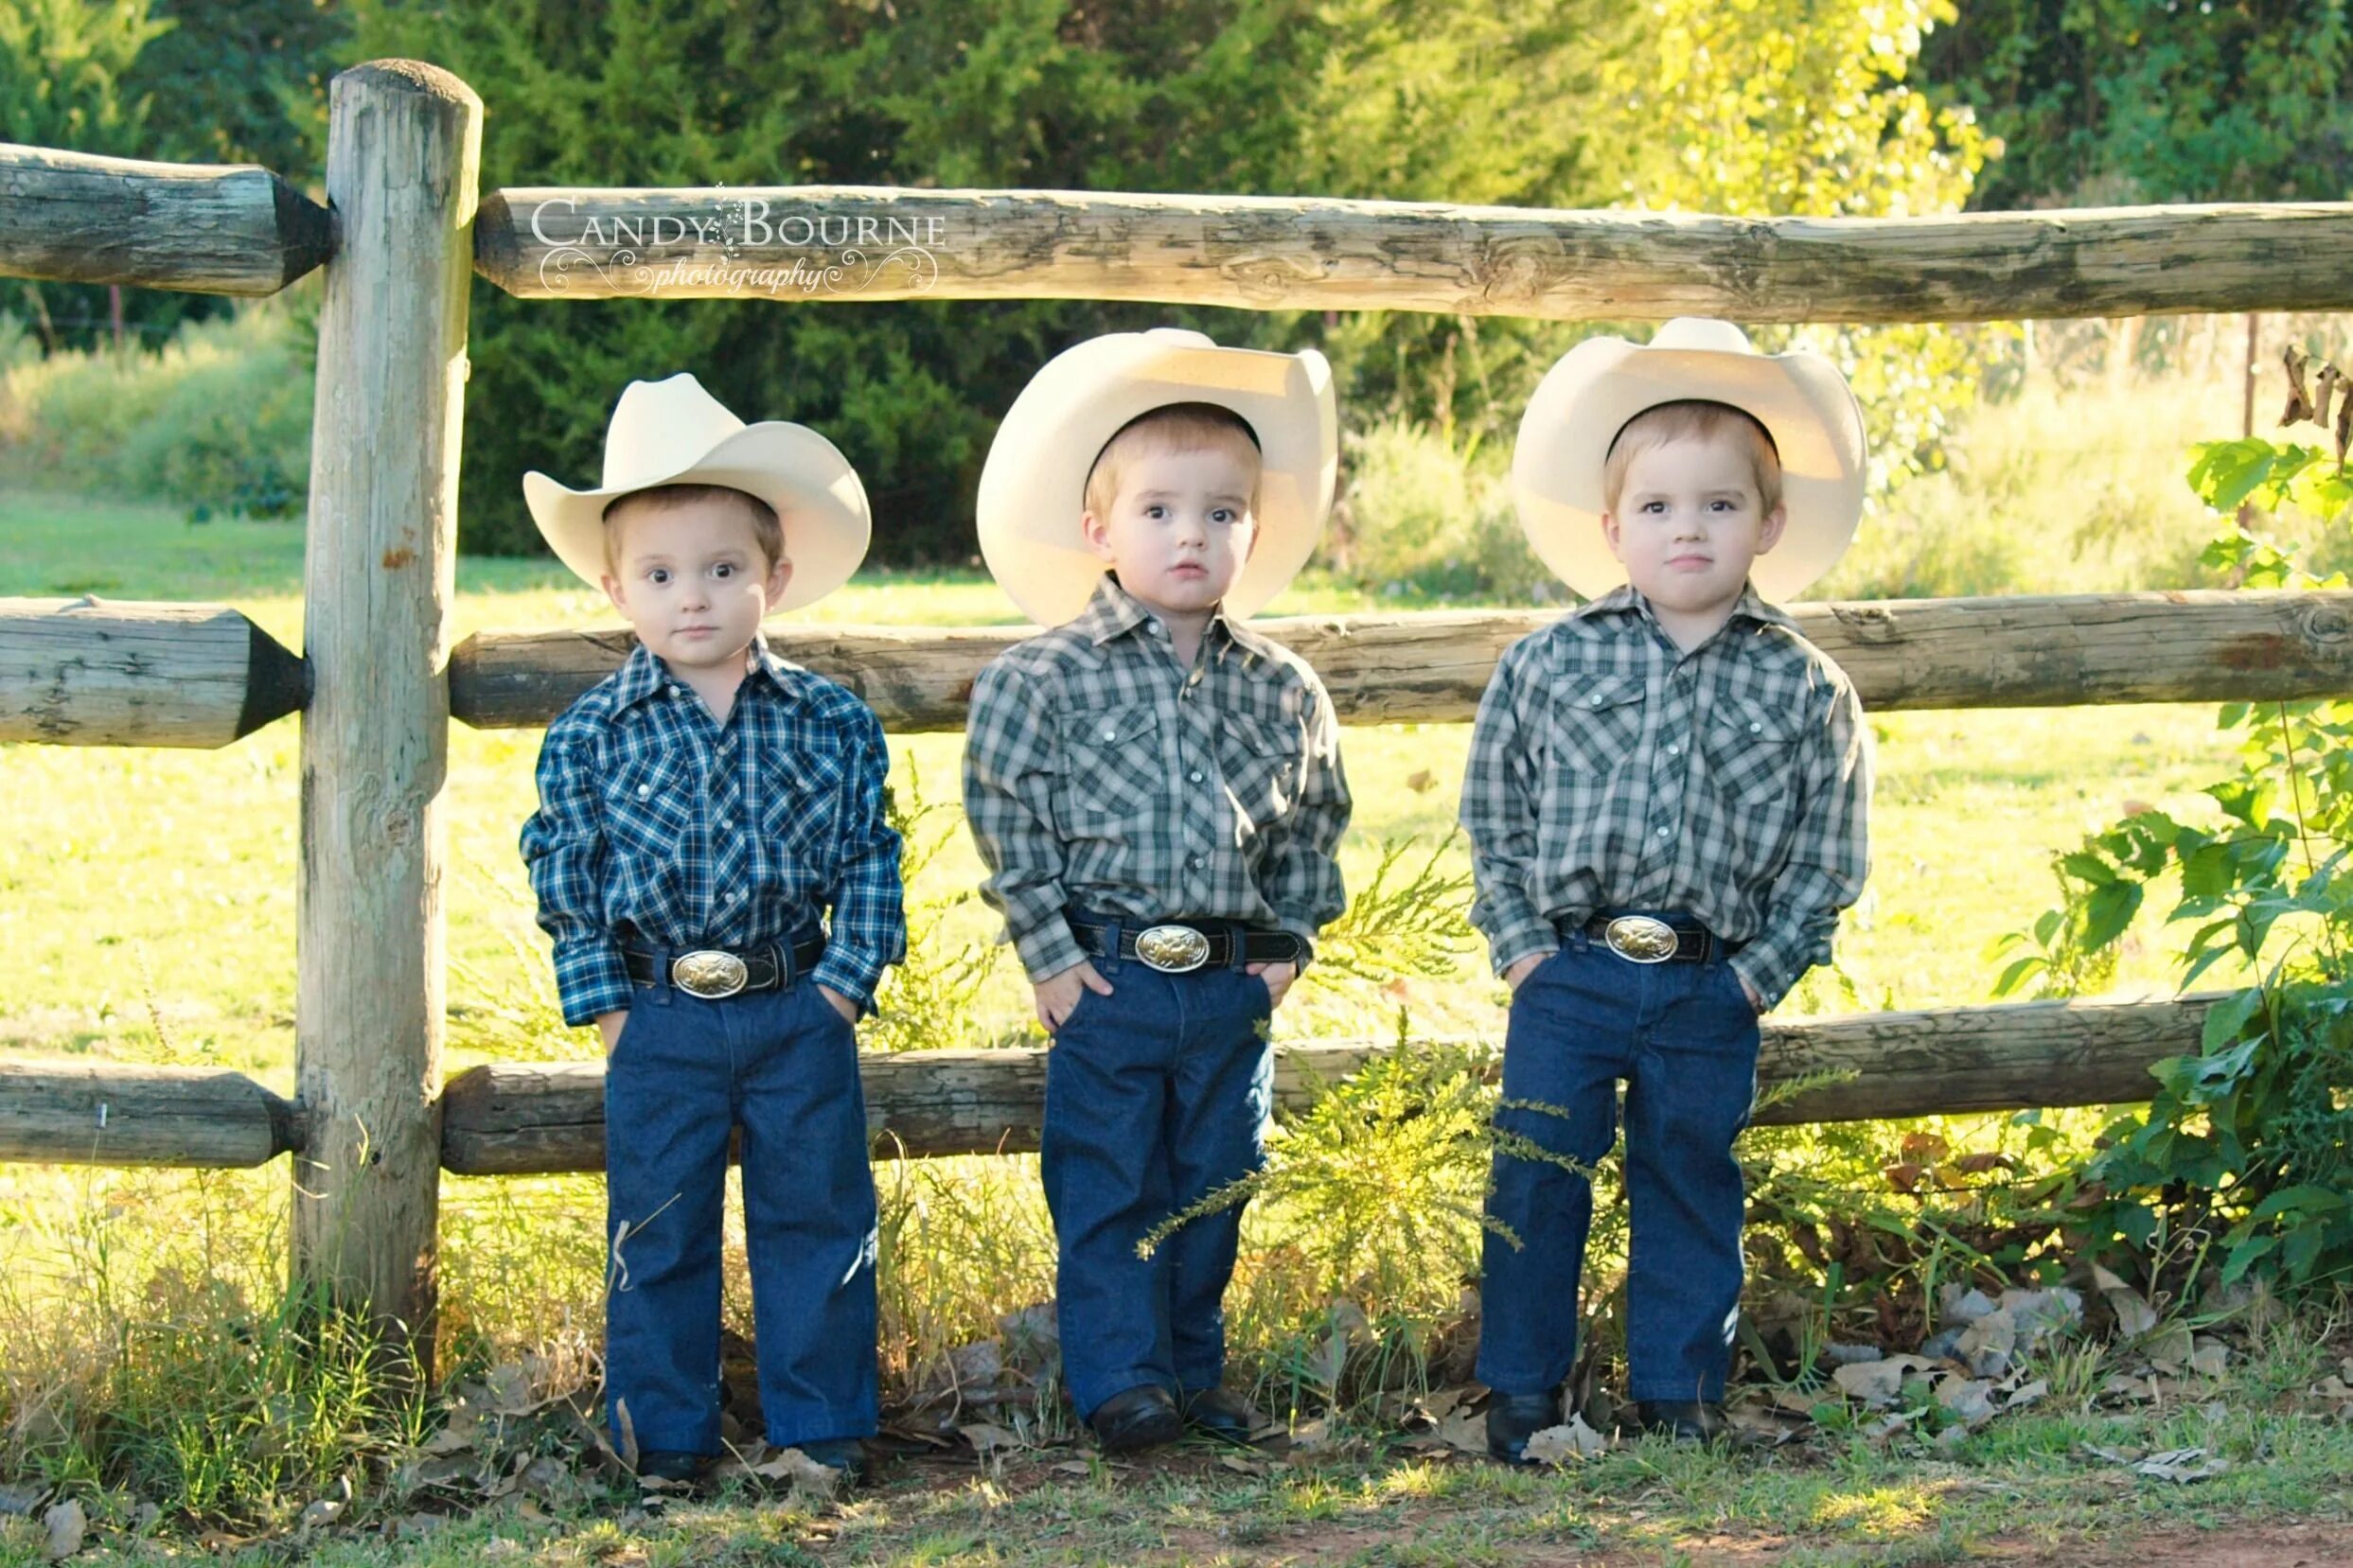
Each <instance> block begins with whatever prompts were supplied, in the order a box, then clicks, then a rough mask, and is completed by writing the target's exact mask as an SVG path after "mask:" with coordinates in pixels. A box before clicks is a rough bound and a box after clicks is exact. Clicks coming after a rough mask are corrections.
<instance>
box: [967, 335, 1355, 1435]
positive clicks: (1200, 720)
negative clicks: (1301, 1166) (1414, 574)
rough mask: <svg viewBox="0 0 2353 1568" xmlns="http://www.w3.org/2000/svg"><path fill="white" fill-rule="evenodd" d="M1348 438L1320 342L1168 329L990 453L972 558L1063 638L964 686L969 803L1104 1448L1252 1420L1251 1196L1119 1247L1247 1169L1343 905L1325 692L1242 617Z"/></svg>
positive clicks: (1069, 1307) (1067, 1367)
mask: <svg viewBox="0 0 2353 1568" xmlns="http://www.w3.org/2000/svg"><path fill="white" fill-rule="evenodd" d="M1336 450H1337V447H1336V416H1335V413H1334V403H1333V396H1332V382H1331V372H1330V370H1329V368H1328V367H1327V366H1326V365H1325V363H1324V361H1323V358H1322V356H1320V355H1318V354H1316V353H1314V352H1312V351H1310V352H1306V353H1301V354H1296V355H1291V354H1267V353H1259V352H1254V351H1251V350H1247V349H1236V348H1218V347H1215V346H1212V344H1211V343H1210V341H1209V339H1207V338H1205V337H1203V336H1201V335H1200V334H1199V333H1197V332H1183V331H1174V330H1159V331H1152V332H1143V333H1115V334H1112V335H1110V336H1106V337H1101V338H1096V339H1093V340H1091V341H1089V342H1087V343H1083V344H1078V345H1077V346H1075V347H1073V348H1071V349H1069V350H1068V351H1066V352H1064V353H1063V354H1061V355H1059V356H1057V357H1056V358H1055V359H1054V360H1053V361H1050V362H1049V363H1048V364H1047V365H1046V366H1045V368H1043V369H1042V370H1040V371H1039V372H1038V374H1037V376H1036V378H1035V379H1034V380H1032V381H1031V382H1030V384H1029V386H1028V387H1027V388H1026V389H1025V390H1024V391H1023V392H1022V394H1021V396H1019V397H1018V398H1017V399H1016V400H1015V403H1014V406H1013V408H1012V410H1011V411H1010V412H1009V413H1007V414H1006V415H1005V420H1004V424H1003V425H1002V426H1001V427H1000V430H999V431H998V433H997V439H996V441H995V443H994V444H993V445H992V446H991V447H990V449H989V454H988V460H987V463H986V464H985V465H984V467H983V468H982V476H981V493H980V531H981V547H982V554H983V555H984V556H985V557H986V559H987V561H988V565H989V570H990V572H992V573H994V574H995V575H996V577H997V580H998V582H999V583H1000V584H1001V585H1003V587H1004V589H1005V591H1006V592H1007V593H1009V594H1011V595H1012V597H1013V599H1014V602H1015V603H1016V604H1017V605H1018V606H1019V607H1020V608H1021V609H1022V610H1023V611H1024V612H1025V613H1026V614H1028V615H1029V616H1030V617H1031V618H1032V619H1034V620H1035V621H1037V622H1039V623H1040V624H1042V625H1048V626H1052V627H1053V628H1055V629H1053V630H1052V631H1049V632H1047V633H1045V634H1044V635H1043V636H1039V637H1035V638H1032V639H1030V640H1029V641H1028V642H1026V643H1020V644H1018V645H1017V646H1015V647H1013V648H1010V649H1008V650H1006V652H1005V653H1003V654H1002V655H1000V657H999V658H998V659H996V660H995V661H992V662H991V663H990V664H989V665H988V667H987V668H986V669H984V670H983V671H982V673H981V676H980V678H979V679H978V680H977V681H976V682H975V683H974V686H973V692H972V709H971V716H970V719H969V724H968V732H967V740H966V746H965V751H964V806H965V811H966V814H967V816H968V817H969V819H970V821H971V824H972V831H973V836H974V837H976V838H977V839H978V840H979V842H980V849H981V855H982V859H983V860H985V861H986V862H987V864H988V867H989V870H990V872H991V873H992V874H991V876H990V877H989V880H988V881H987V883H986V884H985V886H984V887H983V889H982V891H983V893H984V894H985V896H986V897H987V899H988V901H989V903H990V904H991V905H992V906H993V907H996V908H997V909H998V910H999V911H1000V913H1002V914H1003V916H1004V918H1005V925H1006V930H1007V934H1008V937H1009V939H1010V940H1011V941H1012V943H1013V944H1014V946H1015V948H1016V949H1017V951H1018V953H1019V954H1020V957H1021V962H1022V965H1023V967H1024V968H1025V969H1026V970H1027V971H1028V974H1029V977H1030V980H1031V983H1032V984H1033V985H1034V987H1035V992H1036V1007H1037V1016H1038V1021H1039V1022H1040V1023H1041V1024H1043V1025H1044V1026H1045V1028H1046V1030H1047V1031H1048V1032H1049V1033H1050V1034H1051V1035H1052V1036H1053V1054H1052V1055H1051V1056H1050V1057H1049V1058H1048V1059H1047V1068H1046V1117H1045V1126H1044V1131H1043V1135H1042V1137H1041V1141H1040V1155H1041V1159H1040V1163H1041V1168H1042V1172H1043V1175H1044V1178H1045V1184H1046V1199H1047V1204H1048V1206H1049V1207H1050V1208H1051V1209H1052V1211H1053V1221H1054V1235H1055V1239H1056V1241H1057V1242H1059V1244H1060V1253H1061V1257H1060V1266H1059V1272H1058V1280H1057V1312H1058V1317H1059V1326H1060V1331H1061V1343H1062V1366H1063V1377H1064V1381H1065V1383H1066V1384H1067V1385H1068V1387H1069V1389H1070V1397H1071V1401H1072V1402H1073V1403H1074V1404H1075V1405H1076V1407H1077V1408H1078V1410H1079V1412H1080V1413H1081V1414H1082V1415H1084V1416H1085V1417H1086V1418H1088V1422H1089V1424H1090V1425H1091V1426H1092V1427H1093V1429H1094V1431H1095V1434H1096V1436H1097V1437H1098V1439H1099V1440H1100V1441H1101V1442H1102V1444H1103V1446H1104V1447H1105V1448H1106V1449H1108V1450H1111V1451H1114V1452H1121V1451H1128V1450H1134V1449H1140V1448H1146V1447H1150V1446H1152V1445H1154V1444H1158V1443H1164V1442H1169V1441H1172V1440H1174V1439H1175V1438H1177V1437H1178V1436H1182V1434H1183V1430H1184V1425H1185V1423H1186V1421H1188V1420H1190V1421H1191V1422H1192V1423H1193V1424H1194V1426H1196V1427H1198V1428H1200V1429H1203V1430H1205V1431H1207V1432H1209V1433H1211V1434H1212V1435H1214V1436H1222V1437H1226V1438H1229V1439H1233V1440H1242V1441H1247V1439H1248V1437H1249V1436H1250V1435H1251V1433H1252V1432H1253V1431H1254V1430H1255V1428H1256V1427H1257V1425H1258V1422H1259V1417H1258V1413H1257V1412H1256V1411H1255V1410H1253V1409H1251V1408H1250V1406H1249V1404H1248V1402H1247V1401H1245V1400H1243V1399H1241V1398H1239V1397H1237V1396H1235V1395H1233V1394H1230V1393H1229V1392H1227V1391H1226V1390H1225V1388H1224V1387H1223V1386H1222V1380H1223V1378H1224V1374H1225V1315H1224V1310H1223V1307H1222V1305H1221V1303H1222V1301H1223V1297H1224V1295H1225V1290H1226V1284H1227V1281H1228V1280H1229V1279H1230V1277H1232V1274H1233V1263H1234V1254H1235V1246H1236V1241H1237V1237H1238V1235H1239V1229H1240V1224H1241V1217H1240V1213H1239V1210H1238V1208H1232V1207H1230V1208H1227V1209H1223V1210H1221V1211H1219V1212H1216V1213H1213V1214H1210V1215H1207V1216H1204V1217H1201V1218H1197V1219H1194V1221H1192V1222H1191V1223H1190V1224H1186V1225H1184V1226H1183V1227H1182V1228H1180V1229H1179V1230H1177V1233H1176V1234H1175V1235H1174V1236H1172V1237H1170V1238H1169V1239H1168V1241H1167V1242H1165V1243H1164V1244H1163V1245H1161V1246H1160V1247H1159V1250H1158V1251H1157V1252H1156V1253H1155V1255H1154V1256H1153V1257H1151V1258H1149V1259H1144V1258H1140V1257H1138V1256H1137V1245H1138V1242H1141V1240H1142V1239H1143V1237H1144V1236H1145V1234H1146V1233H1147V1232H1148V1231H1150V1230H1151V1229H1152V1228H1153V1227H1154V1226H1155V1225H1156V1224H1159V1222H1160V1221H1162V1220H1164V1219H1166V1218H1168V1217H1169V1216H1170V1215H1172V1214H1175V1213H1177V1212H1178V1211H1180V1210H1182V1209H1184V1208H1186V1207H1189V1206H1191V1205H1192V1204H1193V1203H1194V1202H1195V1201H1196V1200H1198V1199H1200V1198H1202V1197H1204V1196H1205V1195H1207V1194H1208V1193H1210V1192H1212V1191H1214V1190H1216V1189H1218V1188H1220V1187H1222V1186H1224V1185H1226V1184H1227V1183H1229V1182H1231V1181H1233V1180H1235V1179H1236V1178H1238V1177H1240V1176H1242V1175H1244V1174H1246V1173H1247V1172H1250V1171H1253V1170H1256V1169H1257V1168H1258V1166H1259V1164H1260V1162H1261V1161H1262V1160H1263V1158H1264V1155H1265V1127H1266V1123H1267V1119H1268V1116H1269V1112H1270V1109H1271V1101H1272V1084H1273V1070H1272V1069H1273V1063H1272V1053H1271V1049H1270V1048H1269V1047H1268V1045H1267V1043H1266V1040H1265V1022H1266V1019H1267V1018H1268V1016H1269V1015H1270V1014H1271V1013H1272V1012H1273V1010H1274V1008H1275V1006H1276V1005H1277V1004H1278V1003H1280V1002H1281V1001H1282V999H1283V993H1284V992H1285V991H1286V990H1288V989H1289V987H1290V985H1291V982H1292V980H1293V979H1294V978H1296V977H1297V975H1298V974H1299V972H1300V968H1301V967H1302V966H1303V965H1304V964H1305V963H1306V961H1307V959H1308V952H1309V944H1310V943H1312V942H1313V941H1314V940H1315V936H1316V932H1317V930H1318V928H1319V927H1320V926H1321V925H1323V924H1324V922H1326V921H1328V920H1330V919H1331V918H1332V917H1333V916H1335V915H1336V914H1338V913H1339V911H1340V908H1341V904H1342V898H1341V888H1340V874H1339V868H1338V866H1337V865H1336V862H1335V861H1334V859H1333V846H1334V845H1335V844H1336V842H1337V841H1338V839H1339V837H1340V832H1341V829H1342V828H1344V827H1345V826H1346V825H1347V822H1348V813H1349V800H1348V788H1347V784H1346V782H1345V781H1344V780H1343V778H1342V776H1341V772H1340V760H1339V750H1338V746H1337V738H1336V730H1335V727H1334V720H1333V716H1332V705H1331V701H1330V699H1329V698H1328V697H1327V696H1325V695H1324V691H1323V687H1322V684H1321V683H1320V682H1319V681H1318V680H1317V678H1316V675H1315V672H1314V671H1313V670H1311V669H1309V668H1308V667H1307V665H1306V664H1305V663H1304V662H1302V661H1300V659H1298V658H1297V657H1296V656H1294V655H1293V654H1291V653H1289V652H1288V651H1286V650H1284V649H1283V648H1281V647H1278V646H1277V645H1276V644H1274V643H1270V642H1268V641H1266V639H1265V638H1263V637H1260V636H1259V635H1257V634H1256V633H1254V632H1252V631H1250V630H1249V629H1248V628H1247V627H1246V626H1245V625H1243V624H1242V623H1243V619H1244V617H1246V616H1247V615H1248V614H1249V613H1250V612H1251V611H1252V610H1254V609H1256V608H1258V607H1259V606H1261V605H1263V604H1265V602H1266V601H1267V600H1268V599H1270V598H1272V597H1273V596H1274V595H1275V594H1276V593H1277V592H1279V591H1280V590H1282V588H1283V585H1284V584H1285V583H1287V582H1288V581H1289V580H1290V579H1291V577H1292V576H1293V575H1294V574H1295V573H1297V572H1298V571H1299V569H1300V565H1301V564H1302V563H1303V562H1304V561H1305V560H1306V558H1307V555H1308V554H1309V552H1310V551H1312V550H1313V549H1314V547H1315V540H1316V535H1317V532H1318V529H1319V528H1320V527H1321V525H1322V520H1323V514H1324V511H1325V509H1326V507H1327V506H1328V505H1329V504H1330V502H1331V499H1332V484H1333V479H1334V476H1335V473H1336V468H1337V462H1336Z"/></svg>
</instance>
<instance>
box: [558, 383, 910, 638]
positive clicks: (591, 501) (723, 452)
mask: <svg viewBox="0 0 2353 1568" xmlns="http://www.w3.org/2000/svg"><path fill="white" fill-rule="evenodd" d="M658 484H723V485H725V486H727V487H728V488H729V489H732V490H742V491H744V492H745V493H747V494H749V495H753V496H757V497H759V498H760V499H761V500H762V501H764V502H768V503H769V504H770V506H772V507H774V508H775V509H776V516H777V518H778V520H780V521H781V522H782V524H783V527H784V536H785V558H786V559H787V560H789V561H790V562H791V563H792V580H791V581H790V582H789V583H787V585H786V587H785V591H784V592H783V593H781V594H779V595H778V596H777V599H776V601H775V603H773V604H771V605H770V606H769V610H768V612H769V613H770V615H773V614H775V613H777V612H778V611H780V610H787V609H799V608H804V607H805V606H808V605H813V604H815V603H816V602H817V601H818V600H820V599H823V597H825V595H827V594H829V593H831V592H833V591H834V590H836V589H838V588H840V586H841V585H842V584H844V583H846V582H848V581H849V580H850V577H851V575H852V573H856V572H857V571H858V564H859V563H860V562H861V561H863V560H864V559H865V558H866V549H867V546H868V544H869V543H871V542H872V539H873V522H872V518H871V514H870V513H869V511H868V509H867V504H866V487H865V486H864V485H863V484H859V483H858V471H857V470H856V469H854V468H852V467H850V463H849V460H848V459H847V458H845V457H843V456H842V455H841V452H840V449H838V448H836V447H835V446H834V444H833V443H832V442H830V441H828V440H826V439H825V438H824V437H823V436H822V435H820V434H818V433H817V432H815V431H813V430H810V429H809V428H808V427H806V426H805V425H795V424H790V423H788V422H786V421H783V420H769V421H766V422H763V423H761V424H756V425H746V426H744V427H743V428H742V429H741V430H738V431H735V432H733V433H732V434H729V435H725V436H722V437H721V438H720V439H719V440H718V441H717V442H716V443H715V444H714V445H713V446H712V447H711V448H710V449H708V450H707V451H705V452H704V453H703V454H702V455H701V456H700V457H699V458H697V459H696V460H695V461H694V462H692V463H689V464H687V465H685V466H684V467H681V468H680V469H679V470H678V471H677V472H675V473H671V474H666V475H663V476H660V477H657V478H648V479H646V480H645V481H643V482H641V483H636V484H620V485H610V486H606V487H602V488H598V489H593V490H574V489H570V488H567V487H566V486H564V485H562V484H558V483H557V482H556V481H555V480H554V479H552V478H550V477H549V476H548V475H546V474H543V473H538V472H532V473H527V474H525V475H523V476H522V493H523V499H524V501H525V502H528V503H529V505H530V508H531V518H532V520H533V521H534V522H536V523H538V524H539V526H540V535H541V536H542V537H545V538H546V540H547V543H548V548H549V549H551V550H553V551H554V552H555V553H556V556H557V559H558V560H560V561H562V562H563V563H564V565H566V566H568V567H570V568H571V569H572V570H573V571H574V572H575V573H578V574H579V575H580V576H581V577H583V578H585V579H587V580H588V581H589V582H592V583H596V584H599V585H601V584H602V582H603V580H604V578H605V575H606V565H605V508H606V507H607V506H608V505H610V503H611V502H613V500H614V499H615V498H617V497H620V496H624V495H628V494H629V493H631V492H632V491H636V490H646V489H651V488H653V487H654V486H655V485H658Z"/></svg>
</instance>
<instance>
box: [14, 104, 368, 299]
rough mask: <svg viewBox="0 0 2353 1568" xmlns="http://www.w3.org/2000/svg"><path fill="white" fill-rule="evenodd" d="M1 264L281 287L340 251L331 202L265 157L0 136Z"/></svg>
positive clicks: (186, 282) (222, 286)
mask: <svg viewBox="0 0 2353 1568" xmlns="http://www.w3.org/2000/svg"><path fill="white" fill-rule="evenodd" d="M0 212H5V213H6V214H7V215H8V216H7V220H6V221H0V275H5V276H9V277H31V278H43V279H46V280H48V281H50V282H55V283H126V284H134V285H136V286H137V287H139V288H142V289H176V290H180V291H186V292H190V293H200V294H248V295H257V294H274V293H276V292H277V291H279V290H280V289H283V288H285V287H286V286H287V285H288V284H290V283H292V282H293V281H294V280H295V279H296V278H298V277H301V276H303V275H305V274H306V273H310V272H312V271H314V270H315V269H316V268H318V267H319V266H320V265H321V264H322V263H324V262H325V261H326V260H327V257H328V256H329V255H332V254H333V253H334V249H335V220H334V218H333V216H332V215H331V214H330V213H328V211H327V209H326V208H325V207H323V206H321V205H319V204H318V203H316V202H313V201H311V200H310V198H309V197H307V196H305V195H303V194H302V192H300V191H298V190H296V189H295V188H294V187H293V186H292V185H288V184H287V183H286V181H285V180H283V179H282V178H280V177H279V176H277V175H275V174H273V173H272V172H271V171H270V170H268V169H266V168H257V167H252V166H250V165H228V164H154V163H143V162H141V161H139V160H137V159H134V158H101V157H97V156H96V155H94V154H92V153H87V152H61V151H57V150H52V149H49V148H43V147H23V146H19V145H18V144H16V143H13V142H0Z"/></svg>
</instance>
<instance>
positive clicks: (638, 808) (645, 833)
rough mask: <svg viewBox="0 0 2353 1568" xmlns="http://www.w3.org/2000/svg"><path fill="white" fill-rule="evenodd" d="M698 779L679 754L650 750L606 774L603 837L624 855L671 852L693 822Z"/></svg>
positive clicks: (671, 855)
mask: <svg viewBox="0 0 2353 1568" xmlns="http://www.w3.org/2000/svg"><path fill="white" fill-rule="evenodd" d="M698 783H699V781H698V780H697V779H696V777H695V770H694V768H693V767H692V766H689V765H688V764H687V763H686V761H685V760H684V759H683V758H681V757H678V756H674V755H670V756H665V755H663V753H661V752H659V751H656V752H650V753H648V754H646V755H645V756H642V757H635V758H632V759H630V760H629V761H628V762H625V763H623V764H622V765H621V766H619V767H617V768H615V769H614V770H613V771H612V772H611V773H610V774H608V775H606V778H605V781H604V788H603V799H604V807H605V840H606V843H607V845H608V847H609V848H610V850H611V851H612V853H613V854H615V855H616V856H617V857H619V858H621V859H623V860H625V861H647V860H660V861H668V860H672V859H675V858H677V856H678V855H679V854H680V852H681V848H682V847H683V845H684V843H685V841H686V837H687V835H688V834H689V833H690V832H691V831H692V830H693V828H694V825H695V804H696V802H695V798H694V794H695V790H696V788H697V786H698Z"/></svg>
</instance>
